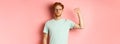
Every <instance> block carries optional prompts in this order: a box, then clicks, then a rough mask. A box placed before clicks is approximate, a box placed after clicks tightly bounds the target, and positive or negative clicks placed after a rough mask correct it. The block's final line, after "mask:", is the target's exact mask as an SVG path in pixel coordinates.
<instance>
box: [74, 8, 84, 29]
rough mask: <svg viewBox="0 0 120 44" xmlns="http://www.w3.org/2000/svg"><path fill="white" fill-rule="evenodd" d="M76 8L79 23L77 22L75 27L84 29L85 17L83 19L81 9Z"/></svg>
mask: <svg viewBox="0 0 120 44" xmlns="http://www.w3.org/2000/svg"><path fill="white" fill-rule="evenodd" d="M74 10H75V13H76V14H77V16H78V19H79V24H75V26H74V28H78V29H83V28H84V27H83V19H82V16H80V10H79V8H75V9H74Z"/></svg>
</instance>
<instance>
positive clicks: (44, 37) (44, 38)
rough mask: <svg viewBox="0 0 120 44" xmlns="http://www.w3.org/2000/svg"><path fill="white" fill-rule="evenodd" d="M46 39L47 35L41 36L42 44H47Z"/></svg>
mask: <svg viewBox="0 0 120 44" xmlns="http://www.w3.org/2000/svg"><path fill="white" fill-rule="evenodd" d="M47 38H48V35H47V34H44V36H43V44H47Z"/></svg>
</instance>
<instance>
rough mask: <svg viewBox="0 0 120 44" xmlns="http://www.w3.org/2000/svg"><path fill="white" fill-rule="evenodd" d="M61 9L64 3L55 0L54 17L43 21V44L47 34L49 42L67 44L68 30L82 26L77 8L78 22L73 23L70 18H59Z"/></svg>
mask: <svg viewBox="0 0 120 44" xmlns="http://www.w3.org/2000/svg"><path fill="white" fill-rule="evenodd" d="M63 9H64V5H63V4H62V3H60V2H55V3H54V4H53V11H54V15H53V16H54V18H53V19H51V20H49V21H47V22H46V23H45V27H44V30H43V33H44V37H43V44H47V38H48V36H49V37H50V39H49V44H68V32H69V30H70V29H73V28H77V29H81V28H83V27H82V25H83V24H82V22H81V20H80V15H79V9H78V8H77V9H75V11H76V14H77V16H78V19H79V24H75V23H74V22H72V21H71V20H68V19H63V18H61V15H62V12H63Z"/></svg>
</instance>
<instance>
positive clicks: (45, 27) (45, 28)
mask: <svg viewBox="0 0 120 44" xmlns="http://www.w3.org/2000/svg"><path fill="white" fill-rule="evenodd" d="M43 33H46V34H47V33H48V26H47V23H46V24H45V26H44V29H43Z"/></svg>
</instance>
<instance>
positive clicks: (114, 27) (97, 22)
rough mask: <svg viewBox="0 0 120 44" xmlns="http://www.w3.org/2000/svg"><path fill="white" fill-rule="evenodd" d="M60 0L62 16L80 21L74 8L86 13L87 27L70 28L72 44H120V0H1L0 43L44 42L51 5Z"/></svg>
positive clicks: (83, 13)
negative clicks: (62, 10) (43, 37)
mask: <svg viewBox="0 0 120 44" xmlns="http://www.w3.org/2000/svg"><path fill="white" fill-rule="evenodd" d="M57 1H59V2H61V3H63V4H64V6H65V9H64V12H63V14H62V17H63V18H66V19H70V20H72V21H74V22H75V23H78V19H77V16H76V15H75V14H74V11H73V9H74V8H80V10H81V11H80V12H81V16H83V21H84V24H85V28H84V29H73V30H71V31H70V33H69V40H68V42H69V44H120V0H0V44H42V42H41V41H42V35H43V34H42V30H43V27H44V24H45V22H46V21H47V20H49V19H51V14H50V11H49V9H48V8H49V6H50V5H51V4H53V3H54V2H57Z"/></svg>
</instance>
